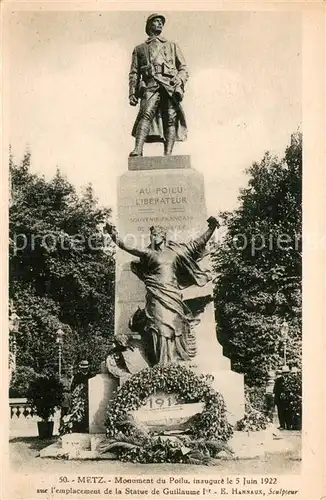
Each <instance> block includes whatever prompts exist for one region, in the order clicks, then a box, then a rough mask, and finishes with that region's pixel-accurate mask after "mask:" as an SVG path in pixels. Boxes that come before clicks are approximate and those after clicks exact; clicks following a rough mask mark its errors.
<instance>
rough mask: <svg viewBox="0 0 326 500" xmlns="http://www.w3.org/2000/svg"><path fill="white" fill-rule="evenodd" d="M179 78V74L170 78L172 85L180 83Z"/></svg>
mask: <svg viewBox="0 0 326 500" xmlns="http://www.w3.org/2000/svg"><path fill="white" fill-rule="evenodd" d="M181 83H182V82H181V78H180V77H179V76H174V77H173V78H172V79H171V80H170V84H171V85H172V86H173V87H174V86H177V85H181Z"/></svg>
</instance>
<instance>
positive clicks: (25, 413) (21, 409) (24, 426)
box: [9, 398, 60, 438]
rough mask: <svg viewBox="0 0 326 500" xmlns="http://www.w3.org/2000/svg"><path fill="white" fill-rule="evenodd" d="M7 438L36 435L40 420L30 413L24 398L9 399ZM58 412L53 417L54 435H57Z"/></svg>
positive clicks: (30, 409) (30, 410)
mask: <svg viewBox="0 0 326 500" xmlns="http://www.w3.org/2000/svg"><path fill="white" fill-rule="evenodd" d="M9 420H10V421H9V437H10V438H14V437H32V436H37V435H38V430H37V422H39V421H40V418H39V417H38V416H37V415H35V414H34V413H33V411H32V408H31V406H30V405H29V404H28V403H27V399H26V398H10V399H9ZM59 420H60V411H57V412H56V413H55V415H54V430H53V433H54V434H58V429H59Z"/></svg>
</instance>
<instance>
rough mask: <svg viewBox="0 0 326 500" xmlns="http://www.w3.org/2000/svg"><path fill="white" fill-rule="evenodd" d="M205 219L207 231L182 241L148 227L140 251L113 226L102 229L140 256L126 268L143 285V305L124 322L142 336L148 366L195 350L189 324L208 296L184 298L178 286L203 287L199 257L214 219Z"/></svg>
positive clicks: (206, 278)
mask: <svg viewBox="0 0 326 500" xmlns="http://www.w3.org/2000/svg"><path fill="white" fill-rule="evenodd" d="M207 222H208V229H207V230H206V231H205V232H204V233H203V234H202V235H201V236H199V237H198V238H196V239H194V240H191V241H189V242H187V243H176V242H173V241H167V238H166V231H165V230H164V228H161V227H154V226H152V227H151V228H150V242H151V243H150V246H149V247H148V248H145V249H144V250H142V249H138V248H134V247H132V246H129V245H128V244H126V243H124V241H123V240H122V239H120V238H119V236H118V234H117V231H116V229H115V227H114V226H112V225H110V224H107V225H106V228H105V229H106V230H107V231H108V232H109V234H110V235H111V237H112V239H113V241H114V242H115V243H116V244H117V245H118V246H119V247H120V248H121V249H123V250H125V251H126V252H128V253H130V254H131V255H133V256H135V257H139V261H137V262H131V269H132V271H133V272H134V273H135V274H136V275H137V276H138V278H139V279H141V280H142V281H143V282H144V284H145V287H146V303H145V308H144V309H138V310H137V311H136V312H135V314H134V315H133V317H132V318H131V320H130V323H129V326H130V329H131V330H132V331H137V332H138V333H140V334H141V336H142V339H143V342H144V344H146V351H147V357H148V360H149V363H150V365H152V366H153V365H155V364H158V363H160V364H167V363H170V362H174V361H186V360H190V359H191V358H192V357H193V356H194V354H195V352H194V350H195V346H194V342H195V339H194V338H193V335H194V334H193V333H192V322H193V321H196V316H197V315H198V313H199V312H202V311H203V306H205V301H206V303H207V301H210V300H211V296H207V297H209V298H208V299H207V297H202V298H200V299H199V300H198V301H196V300H193V301H186V300H183V295H182V290H183V289H185V288H187V287H189V286H191V285H197V286H199V287H203V286H204V285H206V284H207V283H208V281H209V280H210V277H209V274H208V272H207V271H203V270H202V269H201V268H200V267H199V265H198V261H199V260H200V259H201V258H202V257H203V254H204V251H205V247H206V244H207V242H208V241H209V239H210V238H211V236H212V235H213V233H214V231H215V229H216V228H217V227H219V223H218V221H217V219H215V218H214V217H210V218H209V219H208V221H207Z"/></svg>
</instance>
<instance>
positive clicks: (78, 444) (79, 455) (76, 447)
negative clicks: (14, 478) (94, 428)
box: [40, 432, 117, 460]
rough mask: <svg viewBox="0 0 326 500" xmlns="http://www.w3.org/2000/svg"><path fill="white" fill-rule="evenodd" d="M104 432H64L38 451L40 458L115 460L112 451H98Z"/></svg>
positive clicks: (103, 438) (103, 439)
mask: <svg viewBox="0 0 326 500" xmlns="http://www.w3.org/2000/svg"><path fill="white" fill-rule="evenodd" d="M105 439H106V438H105V434H93V435H91V434H83V433H77V432H75V433H72V434H66V435H65V436H63V437H62V438H59V439H58V441H56V442H55V443H53V444H50V445H49V446H47V447H46V448H43V449H42V450H41V451H40V457H41V458H61V459H63V460H115V459H116V458H117V457H116V455H115V454H114V453H109V452H107V453H102V454H100V453H99V452H98V445H99V444H100V443H102V442H103V441H105Z"/></svg>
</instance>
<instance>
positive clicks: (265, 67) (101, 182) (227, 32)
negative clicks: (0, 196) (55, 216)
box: [8, 11, 302, 214]
mask: <svg viewBox="0 0 326 500" xmlns="http://www.w3.org/2000/svg"><path fill="white" fill-rule="evenodd" d="M150 13H151V12H145V11H143V12H139V11H138V12H137V11H134V12H109V11H102V12H64V11H62V12H55V11H54V12H53V11H52V12H44V11H43V12H18V11H17V12H14V13H12V14H11V16H10V26H9V85H8V86H9V89H10V91H9V93H10V97H9V128H10V131H9V132H10V134H9V135H10V142H11V144H12V152H13V155H14V157H15V159H16V160H17V161H19V160H20V159H21V158H22V156H23V153H24V150H25V149H26V147H27V145H28V147H29V148H30V150H31V153H32V170H33V171H34V172H38V173H41V174H44V175H45V176H46V178H50V177H51V176H53V174H54V173H55V170H56V168H57V167H59V168H60V170H61V171H62V173H64V174H65V175H66V176H67V178H68V180H69V181H71V182H72V183H73V184H74V185H75V186H76V187H77V189H78V190H79V189H81V188H82V187H83V186H84V185H86V184H87V183H89V182H91V183H92V184H93V187H94V190H95V194H96V196H97V197H98V199H99V202H100V203H101V204H102V205H106V206H109V207H111V208H113V209H115V205H116V183H117V177H118V176H119V175H121V174H123V173H124V172H125V171H126V170H127V168H128V154H129V152H130V151H131V150H132V149H133V138H132V137H131V128H132V125H133V121H134V119H135V117H136V113H137V110H136V109H135V108H133V107H130V106H129V104H128V72H129V67H130V61H131V53H132V50H133V48H134V46H135V45H137V44H139V43H141V42H142V41H144V40H145V39H146V35H145V32H144V26H145V21H146V18H147V16H148V15H149V14H150ZM162 13H163V14H164V15H165V16H166V24H165V27H164V33H163V34H164V36H165V37H166V38H167V39H169V40H173V41H176V42H177V43H178V44H179V46H180V48H181V50H182V52H183V54H184V56H185V58H186V61H187V65H188V68H189V73H190V78H189V81H188V84H187V87H186V96H185V99H184V103H183V107H184V110H185V113H186V118H187V123H188V129H189V132H188V140H187V141H186V142H184V143H177V144H176V146H175V149H174V154H189V155H190V156H191V163H192V166H193V168H195V169H196V170H198V171H199V172H202V173H203V174H204V178H205V185H206V200H207V207H208V211H209V212H210V213H214V214H216V213H218V211H220V210H232V209H233V208H234V207H235V206H236V203H237V196H238V194H239V189H240V188H241V187H245V186H246V183H247V177H246V175H245V173H244V171H245V169H246V168H248V167H249V166H250V165H251V164H252V162H253V161H259V160H260V159H261V158H262V156H263V154H264V152H265V151H267V150H269V151H271V152H272V153H274V154H278V155H279V156H283V154H284V150H285V147H286V146H287V144H289V141H290V135H291V133H293V132H295V131H296V130H297V129H298V128H299V127H301V79H302V78H301V64H302V60H301V57H302V54H301V17H300V14H299V13H298V12H292V13H291V12H240V11H239V12H237V11H233V12H226V11H219V12H187V13H186V12H175V11H173V12H162ZM145 148H146V146H145ZM144 153H145V154H148V155H152V154H154V155H156V154H157V155H161V154H162V145H160V144H156V145H148V146H147V148H146V149H145V150H144Z"/></svg>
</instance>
